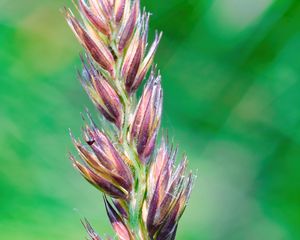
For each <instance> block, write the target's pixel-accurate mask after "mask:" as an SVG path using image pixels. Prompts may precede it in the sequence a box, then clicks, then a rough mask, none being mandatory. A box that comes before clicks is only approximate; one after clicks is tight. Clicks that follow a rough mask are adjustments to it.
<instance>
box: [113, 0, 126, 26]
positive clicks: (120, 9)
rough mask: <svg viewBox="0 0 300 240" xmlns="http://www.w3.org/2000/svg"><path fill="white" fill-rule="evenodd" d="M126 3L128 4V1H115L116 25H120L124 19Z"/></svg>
mask: <svg viewBox="0 0 300 240" xmlns="http://www.w3.org/2000/svg"><path fill="white" fill-rule="evenodd" d="M125 3H126V0H115V6H114V7H115V9H114V14H115V21H116V23H120V21H121V19H122V17H123V14H124V8H125Z"/></svg>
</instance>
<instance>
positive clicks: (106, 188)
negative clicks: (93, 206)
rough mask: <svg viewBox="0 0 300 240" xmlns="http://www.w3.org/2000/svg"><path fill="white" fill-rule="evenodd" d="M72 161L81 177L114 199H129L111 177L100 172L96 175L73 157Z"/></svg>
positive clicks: (71, 156) (126, 193)
mask: <svg viewBox="0 0 300 240" xmlns="http://www.w3.org/2000/svg"><path fill="white" fill-rule="evenodd" d="M70 159H71V161H72V162H73V166H74V167H75V168H77V170H78V171H79V172H80V173H81V175H82V176H83V177H84V178H85V179H86V180H87V181H88V182H89V183H91V184H92V185H94V186H95V187H96V188H98V189H99V190H100V191H102V192H104V193H106V194H108V195H110V196H111V197H113V198H122V199H126V198H127V195H128V192H126V191H124V189H122V188H121V187H120V186H117V184H115V183H113V182H112V180H111V179H110V178H109V176H105V175H102V174H101V173H100V172H98V173H96V172H95V170H92V169H91V168H90V167H88V166H84V165H83V164H81V163H79V162H78V161H76V160H75V158H74V156H73V155H70Z"/></svg>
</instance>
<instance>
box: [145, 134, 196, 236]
mask: <svg viewBox="0 0 300 240" xmlns="http://www.w3.org/2000/svg"><path fill="white" fill-rule="evenodd" d="M176 153H177V149H175V150H174V151H173V150H169V148H168V146H167V143H166V142H165V140H164V139H163V140H162V144H161V147H160V149H159V151H158V153H157V155H156V158H155V160H154V161H153V162H152V164H151V167H150V173H149V179H148V189H149V192H148V199H149V200H148V202H147V205H148V212H147V213H146V214H145V213H144V216H147V217H146V222H147V229H148V232H149V234H150V237H153V236H156V239H160V240H163V239H173V238H172V237H173V236H175V234H176V229H177V224H178V221H179V219H180V217H181V215H182V213H183V211H184V209H185V207H186V204H187V201H188V199H189V195H190V192H191V188H192V183H193V177H192V175H191V174H189V175H188V176H185V170H186V165H187V161H186V157H184V159H183V160H182V161H181V163H180V164H179V166H178V167H177V168H176V169H174V162H175V159H176ZM146 209H147V208H146Z"/></svg>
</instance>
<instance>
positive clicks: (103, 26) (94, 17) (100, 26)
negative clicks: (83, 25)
mask: <svg viewBox="0 0 300 240" xmlns="http://www.w3.org/2000/svg"><path fill="white" fill-rule="evenodd" d="M79 7H80V11H81V12H82V13H83V14H84V15H85V17H86V18H87V19H88V20H89V21H90V22H91V23H92V24H93V25H94V26H95V27H96V28H97V30H98V31H100V32H102V33H103V34H105V35H110V29H109V27H108V25H107V23H106V21H105V20H104V19H101V15H99V14H97V13H94V12H95V11H92V10H91V9H90V8H89V7H88V6H87V4H86V3H85V1H84V0H79Z"/></svg>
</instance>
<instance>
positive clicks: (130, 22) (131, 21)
mask: <svg viewBox="0 0 300 240" xmlns="http://www.w3.org/2000/svg"><path fill="white" fill-rule="evenodd" d="M139 10H140V0H135V1H134V3H133V5H132V7H131V12H130V15H129V17H128V19H127V21H126V22H125V24H124V25H123V27H122V28H121V31H120V35H119V39H120V40H119V47H118V49H119V51H120V52H122V51H123V50H124V48H125V47H126V46H127V43H128V41H129V39H130V38H131V36H132V34H133V31H134V28H135V24H136V21H137V18H138V16H139Z"/></svg>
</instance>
